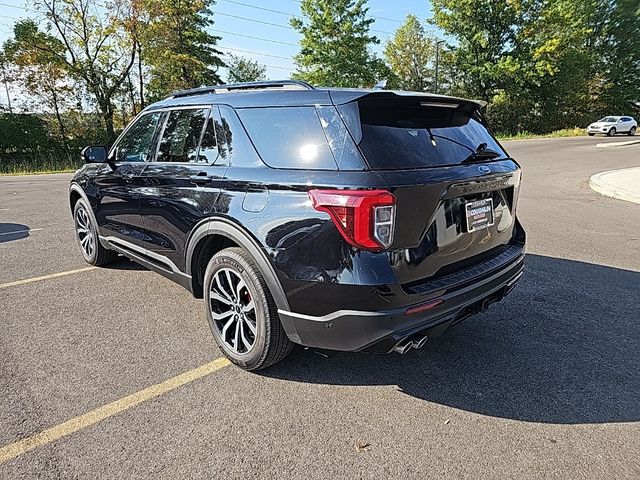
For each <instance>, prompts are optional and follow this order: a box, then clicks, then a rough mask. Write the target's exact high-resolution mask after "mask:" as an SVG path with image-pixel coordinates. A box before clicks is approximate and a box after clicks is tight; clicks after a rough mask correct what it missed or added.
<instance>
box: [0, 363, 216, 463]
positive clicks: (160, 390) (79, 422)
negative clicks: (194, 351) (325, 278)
mask: <svg viewBox="0 0 640 480" xmlns="http://www.w3.org/2000/svg"><path fill="white" fill-rule="evenodd" d="M227 365H229V360H227V359H226V358H218V359H216V360H214V361H212V362H209V363H207V364H205V365H202V366H201V367H198V368H194V369H193V370H189V371H188V372H185V373H181V374H180V375H177V376H175V377H173V378H170V379H168V380H165V381H164V382H162V383H158V384H156V385H153V386H151V387H148V388H145V389H144V390H140V391H139V392H136V393H132V394H131V395H127V396H126V397H123V398H121V399H119V400H116V401H114V402H111V403H107V404H106V405H103V406H102V407H99V408H96V409H95V410H92V411H90V412H87V413H85V414H84V415H80V416H78V417H75V418H72V419H71V420H67V421H66V422H64V423H61V424H59V425H56V426H55V427H51V428H48V429H47V430H44V431H42V432H40V433H37V434H35V435H33V436H31V437H27V438H25V439H23V440H19V441H17V442H15V443H12V444H10V445H7V446H5V447H2V448H0V464H3V463H4V462H7V461H9V460H11V459H13V458H16V457H18V456H20V455H22V454H24V453H27V452H29V451H31V450H33V449H34V448H38V447H41V446H43V445H47V444H49V443H51V442H55V441H56V440H59V439H60V438H62V437H66V436H67V435H71V434H72V433H75V432H77V431H79V430H82V429H84V428H87V427H90V426H91V425H95V424H96V423H98V422H101V421H102V420H105V419H107V418H109V417H113V416H114V415H117V414H119V413H122V412H124V411H125V410H128V409H130V408H132V407H135V406H136V405H139V404H140V403H142V402H145V401H147V400H150V399H152V398H155V397H158V396H160V395H162V394H164V393H167V392H170V391H171V390H175V389H176V388H178V387H181V386H182V385H185V384H187V383H191V382H193V381H194V380H198V379H200V378H202V377H206V376H207V375H210V374H212V373H213V372H215V371H217V370H220V369H221V368H224V367H226V366H227Z"/></svg>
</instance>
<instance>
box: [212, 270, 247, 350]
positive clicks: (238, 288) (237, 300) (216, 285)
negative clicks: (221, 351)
mask: <svg viewBox="0 0 640 480" xmlns="http://www.w3.org/2000/svg"><path fill="white" fill-rule="evenodd" d="M209 297H210V308H211V316H212V318H213V321H214V324H215V327H216V329H217V331H218V334H219V335H220V338H221V340H222V341H223V342H224V344H225V346H226V347H227V348H228V349H229V350H231V351H232V352H234V353H237V354H245V353H248V352H249V351H250V350H251V349H252V348H253V347H254V345H255V343H256V335H257V321H256V309H255V304H254V302H253V297H252V295H251V293H250V292H249V288H248V287H247V284H246V283H245V281H244V280H242V278H241V277H240V275H238V273H236V272H235V271H234V270H232V269H230V268H222V269H220V270H218V271H217V272H216V273H215V274H214V275H213V277H212V280H211V285H210V287H209Z"/></svg>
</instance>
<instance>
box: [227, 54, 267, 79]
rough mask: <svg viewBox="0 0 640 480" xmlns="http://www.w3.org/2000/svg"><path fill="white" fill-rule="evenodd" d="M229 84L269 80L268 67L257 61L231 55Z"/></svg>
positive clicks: (228, 61) (228, 64)
mask: <svg viewBox="0 0 640 480" xmlns="http://www.w3.org/2000/svg"><path fill="white" fill-rule="evenodd" d="M226 63H227V68H228V69H229V75H228V77H227V82H228V83H240V82H257V81H260V80H266V79H267V67H265V66H264V65H261V64H260V63H258V62H256V61H255V60H251V59H248V58H244V57H239V56H236V55H229V59H228V60H227V62H226Z"/></svg>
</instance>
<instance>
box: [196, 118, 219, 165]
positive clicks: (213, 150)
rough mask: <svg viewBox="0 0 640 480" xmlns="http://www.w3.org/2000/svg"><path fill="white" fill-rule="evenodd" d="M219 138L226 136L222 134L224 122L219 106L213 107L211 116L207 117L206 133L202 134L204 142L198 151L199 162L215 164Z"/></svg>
mask: <svg viewBox="0 0 640 480" xmlns="http://www.w3.org/2000/svg"><path fill="white" fill-rule="evenodd" d="M218 138H224V136H223V135H222V122H221V121H220V114H219V113H218V108H217V107H214V108H212V109H211V113H210V114H209V118H208V119H207V126H206V127H205V130H204V134H203V135H202V142H200V152H199V153H198V162H201V163H209V164H214V163H216V161H217V160H218V156H219V153H218V143H219V142H220V140H218ZM218 163H220V162H218Z"/></svg>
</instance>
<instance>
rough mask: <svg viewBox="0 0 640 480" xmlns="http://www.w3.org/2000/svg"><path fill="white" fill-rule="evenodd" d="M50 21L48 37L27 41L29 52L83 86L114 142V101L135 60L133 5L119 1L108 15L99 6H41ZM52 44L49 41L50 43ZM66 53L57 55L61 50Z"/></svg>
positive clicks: (63, 2)
mask: <svg viewBox="0 0 640 480" xmlns="http://www.w3.org/2000/svg"><path fill="white" fill-rule="evenodd" d="M35 7H36V9H37V11H39V12H40V13H42V14H43V15H44V17H45V20H46V27H45V32H46V33H47V34H48V35H49V36H54V37H55V38H56V39H57V40H58V41H59V42H58V43H55V44H50V43H48V42H46V41H43V40H46V38H45V37H42V36H40V35H36V36H35V37H33V38H24V41H25V46H27V47H28V48H30V49H32V50H34V51H35V50H39V51H41V52H43V53H46V54H48V55H51V56H53V57H55V58H57V59H58V60H60V62H61V63H64V65H65V68H66V70H67V72H68V73H69V75H71V76H72V77H74V78H75V79H76V80H78V81H80V82H81V83H82V86H83V87H84V88H85V89H86V91H87V92H89V94H90V95H91V96H92V100H93V102H95V105H96V106H97V107H98V110H99V112H100V115H101V116H102V119H103V122H104V125H105V129H106V141H108V142H111V141H113V140H114V139H115V127H114V112H115V107H114V98H115V97H116V96H117V95H118V93H119V91H120V90H121V89H122V88H123V85H124V83H125V81H126V80H127V77H128V75H129V72H130V70H131V67H132V66H133V62H134V60H135V55H136V49H135V38H136V36H137V28H136V26H137V22H136V20H135V18H133V17H132V15H131V4H129V3H127V2H125V0H115V1H114V2H113V3H112V4H109V6H108V7H109V8H108V9H105V8H104V6H103V5H102V4H101V3H100V2H99V1H98V0H37V1H36V2H35ZM47 38H48V37H47ZM60 43H61V44H63V45H64V52H61V51H59V48H58V46H59V44H60Z"/></svg>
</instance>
